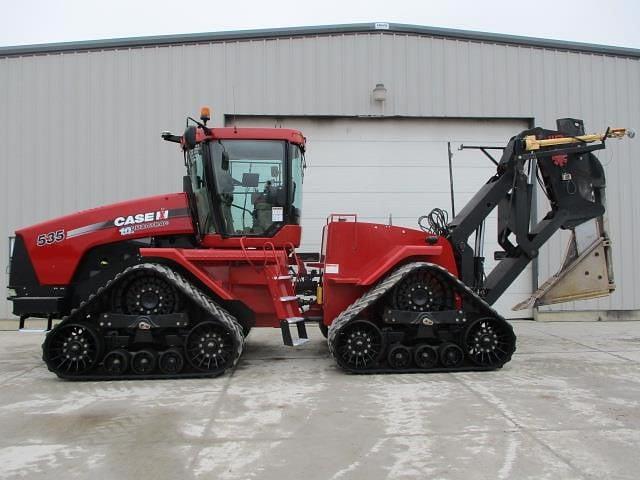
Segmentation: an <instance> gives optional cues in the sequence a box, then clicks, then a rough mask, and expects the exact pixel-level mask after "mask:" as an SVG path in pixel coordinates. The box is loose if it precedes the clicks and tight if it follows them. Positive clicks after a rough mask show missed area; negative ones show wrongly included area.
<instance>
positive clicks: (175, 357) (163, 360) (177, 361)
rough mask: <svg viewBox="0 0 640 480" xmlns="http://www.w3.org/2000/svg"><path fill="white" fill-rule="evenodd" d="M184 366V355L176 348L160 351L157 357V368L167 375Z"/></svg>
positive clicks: (175, 372) (173, 373) (178, 371)
mask: <svg viewBox="0 0 640 480" xmlns="http://www.w3.org/2000/svg"><path fill="white" fill-rule="evenodd" d="M183 367H184V357H183V355H182V353H180V350H178V349H177V348H170V349H169V350H165V351H164V352H162V353H161V354H160V356H159V358H158V368H159V369H160V371H161V372H162V373H165V374H167V375H176V374H178V373H180V371H182V368H183Z"/></svg>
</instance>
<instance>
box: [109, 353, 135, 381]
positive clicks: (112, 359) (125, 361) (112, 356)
mask: <svg viewBox="0 0 640 480" xmlns="http://www.w3.org/2000/svg"><path fill="white" fill-rule="evenodd" d="M130 356H131V355H129V352H127V351H126V350H122V349H117V350H111V351H110V352H109V353H107V354H106V355H105V356H104V359H103V360H102V366H103V367H104V369H105V371H106V372H107V373H109V374H110V375H113V376H116V377H117V376H119V375H122V374H123V373H125V372H126V371H127V370H128V369H129V358H130Z"/></svg>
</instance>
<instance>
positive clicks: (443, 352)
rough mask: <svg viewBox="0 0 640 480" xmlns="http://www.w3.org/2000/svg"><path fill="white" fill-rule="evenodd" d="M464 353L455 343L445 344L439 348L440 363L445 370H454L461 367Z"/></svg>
mask: <svg viewBox="0 0 640 480" xmlns="http://www.w3.org/2000/svg"><path fill="white" fill-rule="evenodd" d="M463 361H464V352H463V351H462V349H461V348H460V347H459V346H458V345H456V344H455V343H445V344H443V345H442V346H441V347H440V363H442V366H443V367H446V368H456V367H459V366H460V365H462V362H463Z"/></svg>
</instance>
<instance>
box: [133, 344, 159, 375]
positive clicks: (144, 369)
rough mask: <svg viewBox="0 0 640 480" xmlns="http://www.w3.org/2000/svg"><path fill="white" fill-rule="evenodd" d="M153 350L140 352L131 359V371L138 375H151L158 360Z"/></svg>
mask: <svg viewBox="0 0 640 480" xmlns="http://www.w3.org/2000/svg"><path fill="white" fill-rule="evenodd" d="M157 357H158V356H157V355H156V353H155V352H153V351H151V350H139V351H137V352H136V353H134V354H133V356H132V357H131V371H132V372H133V373H135V374H136V375H149V374H150V373H151V372H153V371H154V370H155V368H156V363H157V360H158V358H157Z"/></svg>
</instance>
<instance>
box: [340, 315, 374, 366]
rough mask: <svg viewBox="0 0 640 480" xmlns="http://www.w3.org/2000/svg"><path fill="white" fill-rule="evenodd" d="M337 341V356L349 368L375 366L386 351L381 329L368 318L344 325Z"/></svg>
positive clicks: (342, 364)
mask: <svg viewBox="0 0 640 480" xmlns="http://www.w3.org/2000/svg"><path fill="white" fill-rule="evenodd" d="M335 342H336V343H335V358H336V360H337V362H338V363H339V364H340V365H341V366H343V367H344V368H346V369H349V370H366V369H368V368H371V367H373V366H375V365H376V364H377V363H378V360H380V357H381V356H382V354H383V352H384V339H383V337H382V333H381V332H380V329H379V328H378V327H377V326H376V325H374V324H373V323H371V322H369V321H367V320H355V321H353V322H351V323H348V324H347V325H345V326H344V327H342V328H341V329H340V331H339V332H338V333H337V335H336V340H335Z"/></svg>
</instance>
